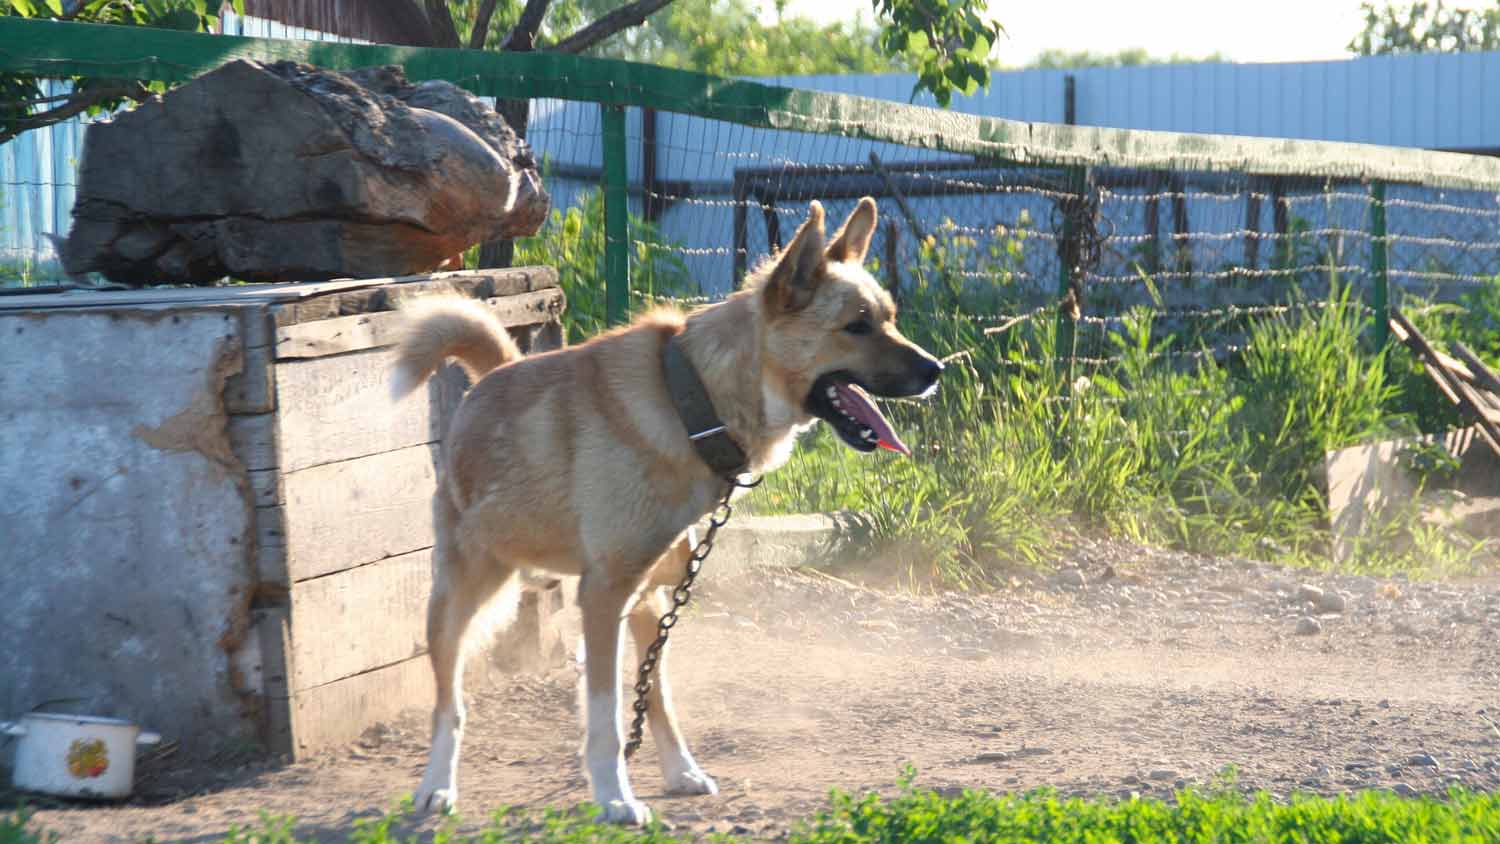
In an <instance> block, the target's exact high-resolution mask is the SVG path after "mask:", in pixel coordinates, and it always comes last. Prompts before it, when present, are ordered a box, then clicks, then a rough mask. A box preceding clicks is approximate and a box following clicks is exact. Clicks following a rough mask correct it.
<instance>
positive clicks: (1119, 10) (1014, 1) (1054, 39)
mask: <svg viewBox="0 0 1500 844" xmlns="http://www.w3.org/2000/svg"><path fill="white" fill-rule="evenodd" d="M761 2H762V4H763V5H762V10H763V11H762V15H763V17H765V18H766V19H768V20H774V19H775V4H774V3H773V2H772V0H761ZM1454 5H1458V6H1463V5H1467V4H1465V3H1462V2H1459V3H1456V4H1454ZM787 6H788V9H787V10H788V13H789V14H802V15H805V16H807V17H811V18H813V19H815V20H819V21H829V20H834V19H837V18H850V17H853V15H854V14H855V12H856V10H859V11H862V12H863V13H864V15H865V17H866V18H867V19H868V18H870V17H872V12H871V4H870V0H789V2H788V4H787ZM990 12H991V14H993V15H994V16H995V17H996V18H997V19H998V20H999V21H1000V23H1001V25H1002V26H1004V27H1005V30H1006V32H1007V34H1008V35H1009V36H1010V37H1009V38H1008V39H1002V40H1001V42H1000V44H999V45H998V49H997V50H996V53H995V56H996V58H997V59H998V60H999V61H1000V62H1001V63H1003V64H1005V65H1008V66H1017V65H1021V64H1025V63H1026V61H1027V60H1029V59H1030V58H1031V57H1033V56H1035V55H1036V54H1037V53H1038V52H1040V51H1042V50H1045V49H1048V48H1054V47H1057V48H1063V49H1067V50H1094V51H1101V52H1115V51H1117V50H1120V49H1123V48H1126V47H1145V48H1146V50H1147V51H1149V52H1150V53H1152V54H1157V55H1170V54H1172V53H1174V52H1176V53H1183V54H1186V55H1208V54H1210V53H1214V52H1219V53H1222V54H1224V55H1225V56H1226V57H1228V58H1229V59H1231V60H1233V61H1238V62H1287V61H1312V60H1317V59H1338V58H1348V56H1349V54H1348V53H1347V52H1345V50H1344V45H1346V44H1348V43H1349V39H1350V38H1352V37H1353V36H1354V34H1355V33H1356V32H1358V31H1359V29H1360V25H1361V24H1360V15H1359V0H1196V2H1194V0H990Z"/></svg>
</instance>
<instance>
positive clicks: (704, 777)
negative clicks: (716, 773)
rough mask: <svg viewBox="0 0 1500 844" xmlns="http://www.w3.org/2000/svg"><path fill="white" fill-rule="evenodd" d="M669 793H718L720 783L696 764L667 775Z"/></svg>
mask: <svg viewBox="0 0 1500 844" xmlns="http://www.w3.org/2000/svg"><path fill="white" fill-rule="evenodd" d="M666 779H667V793H668V794H718V793H719V784H718V783H716V782H714V778H713V777H711V776H709V775H708V774H705V773H703V769H702V768H699V767H697V766H696V765H695V766H693V767H691V768H688V769H687V770H684V771H678V772H676V773H673V774H668V775H667V778H666Z"/></svg>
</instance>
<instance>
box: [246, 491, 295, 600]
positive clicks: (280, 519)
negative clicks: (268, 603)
mask: <svg viewBox="0 0 1500 844" xmlns="http://www.w3.org/2000/svg"><path fill="white" fill-rule="evenodd" d="M255 576H256V578H257V579H259V581H260V583H262V584H272V585H278V586H283V587H285V586H290V585H291V582H292V581H291V577H290V575H288V574H287V569H286V512H285V511H284V510H283V509H282V507H281V506H280V505H271V506H269V507H256V508H255Z"/></svg>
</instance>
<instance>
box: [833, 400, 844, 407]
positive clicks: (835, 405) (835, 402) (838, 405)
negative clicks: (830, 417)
mask: <svg viewBox="0 0 1500 844" xmlns="http://www.w3.org/2000/svg"><path fill="white" fill-rule="evenodd" d="M833 406H834V407H843V405H841V404H839V400H838V399H834V400H833Z"/></svg>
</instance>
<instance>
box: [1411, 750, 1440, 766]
mask: <svg viewBox="0 0 1500 844" xmlns="http://www.w3.org/2000/svg"><path fill="white" fill-rule="evenodd" d="M1406 764H1408V765H1416V766H1417V767H1420V768H1441V767H1442V766H1441V765H1439V764H1438V760H1437V759H1435V758H1433V756H1432V754H1430V753H1413V754H1412V755H1410V756H1408V757H1406Z"/></svg>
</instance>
